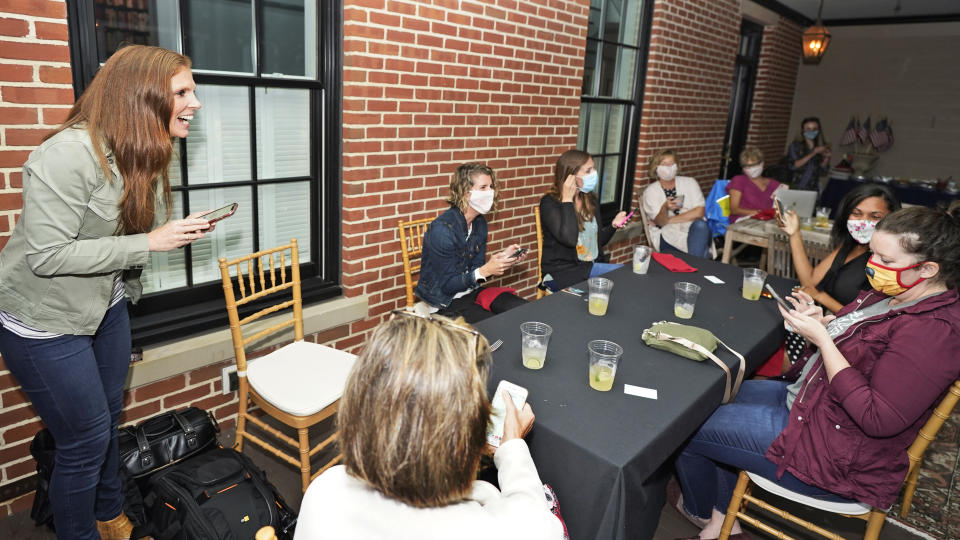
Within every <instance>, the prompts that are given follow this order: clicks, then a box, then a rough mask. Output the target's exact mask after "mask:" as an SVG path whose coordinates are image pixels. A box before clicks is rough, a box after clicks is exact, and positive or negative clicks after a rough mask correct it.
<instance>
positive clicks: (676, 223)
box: [643, 150, 711, 258]
mask: <svg viewBox="0 0 960 540" xmlns="http://www.w3.org/2000/svg"><path fill="white" fill-rule="evenodd" d="M678 165H679V164H678V163H677V155H676V154H675V153H674V151H673V150H661V151H659V152H657V153H656V154H654V155H653V158H651V159H650V176H652V177H654V178H656V179H657V181H656V182H651V183H650V185H649V186H647V188H646V189H645V190H644V191H643V211H644V212H646V214H647V218H648V219H649V220H650V221H651V223H650V238H648V239H647V240H648V241H649V242H650V245H651V246H654V247H656V248H658V249H659V251H675V252H676V251H681V252H683V253H689V254H691V255H696V256H697V257H704V258H706V257H707V256H709V254H710V238H711V234H710V227H708V226H707V222H706V221H705V220H704V219H703V213H704V198H703V191H701V190H700V184H698V183H697V181H696V180H695V179H693V178H690V177H689V176H677V168H678Z"/></svg>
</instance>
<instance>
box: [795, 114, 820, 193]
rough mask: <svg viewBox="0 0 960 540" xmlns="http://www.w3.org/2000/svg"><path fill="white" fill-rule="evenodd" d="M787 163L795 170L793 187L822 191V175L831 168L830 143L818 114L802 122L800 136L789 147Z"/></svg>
mask: <svg viewBox="0 0 960 540" xmlns="http://www.w3.org/2000/svg"><path fill="white" fill-rule="evenodd" d="M787 164H788V165H789V166H790V170H791V171H793V189H804V190H808V191H816V192H819V191H820V175H821V174H824V173H826V172H827V170H829V169H830V145H829V144H828V143H827V141H826V139H824V138H823V130H822V129H821V128H820V119H819V118H817V117H816V116H808V117H807V118H804V119H803V122H801V123H800V136H799V137H797V139H796V140H795V141H793V142H792V143H791V144H790V147H789V148H788V149H787Z"/></svg>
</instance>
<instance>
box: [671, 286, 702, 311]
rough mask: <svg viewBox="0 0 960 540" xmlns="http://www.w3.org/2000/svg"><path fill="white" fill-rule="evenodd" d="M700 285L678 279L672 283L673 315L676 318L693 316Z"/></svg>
mask: <svg viewBox="0 0 960 540" xmlns="http://www.w3.org/2000/svg"><path fill="white" fill-rule="evenodd" d="M698 294H700V286H699V285H697V284H696V283H687V282H686V281H678V282H677V283H674V284H673V315H674V316H675V317H677V318H678V319H689V318H691V317H693V310H694V308H696V306H697V295H698Z"/></svg>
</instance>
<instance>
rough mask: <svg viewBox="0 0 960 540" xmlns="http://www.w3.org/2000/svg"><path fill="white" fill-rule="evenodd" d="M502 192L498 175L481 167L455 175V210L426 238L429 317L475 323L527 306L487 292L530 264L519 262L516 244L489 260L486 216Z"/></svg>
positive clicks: (422, 290) (503, 292) (420, 287)
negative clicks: (513, 270)
mask: <svg viewBox="0 0 960 540" xmlns="http://www.w3.org/2000/svg"><path fill="white" fill-rule="evenodd" d="M499 192H500V191H499V188H498V186H497V182H496V174H495V173H494V172H493V169H491V168H490V167H487V166H486V165H483V164H482V163H465V164H463V165H460V166H459V167H457V170H456V171H455V172H454V174H453V179H452V180H451V181H450V197H449V198H448V199H447V202H448V203H449V204H450V208H449V209H448V210H447V211H446V212H444V213H442V214H440V215H439V216H438V217H437V219H435V220H433V222H432V223H430V225H429V227H427V232H426V234H424V237H423V258H422V260H421V265H420V279H419V281H418V282H417V288H416V294H417V296H418V297H419V298H420V299H421V300H423V301H424V302H426V304H427V305H426V306H423V307H424V308H426V310H427V311H429V312H430V313H436V312H438V311H439V312H440V313H441V314H443V315H449V316H461V317H463V318H464V319H465V320H466V321H467V322H470V323H473V322H477V321H481V320H483V319H485V318H487V317H489V316H491V315H492V314H494V313H502V312H504V311H506V310H508V309H512V308H514V307H516V306H518V305H521V304H524V303H526V301H525V300H523V299H521V298H519V297H518V296H517V295H516V291H514V290H513V289H506V288H500V287H497V288H493V287H491V288H489V289H484V288H483V287H482V285H483V283H484V282H486V281H487V280H488V279H490V278H492V277H494V276H499V275H502V274H503V273H504V272H506V271H507V270H509V269H510V268H511V267H512V266H513V265H514V264H516V263H518V262H520V261H522V260H524V259H525V258H526V256H525V255H523V254H521V255H519V256H516V257H514V256H513V254H514V253H516V251H517V250H518V249H520V246H519V245H517V244H512V245H510V246H508V247H507V249H505V250H503V251H501V252H500V253H497V254H495V255H493V256H492V257H490V260H489V261H487V260H486V258H487V219H486V217H485V216H486V214H488V213H490V212H491V211H493V212H495V211H496V210H495V208H496V203H497V199H498V198H499Z"/></svg>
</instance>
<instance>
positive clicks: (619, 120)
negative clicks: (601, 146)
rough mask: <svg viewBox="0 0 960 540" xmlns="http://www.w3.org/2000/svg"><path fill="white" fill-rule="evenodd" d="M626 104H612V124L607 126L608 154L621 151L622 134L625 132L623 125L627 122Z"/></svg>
mask: <svg viewBox="0 0 960 540" xmlns="http://www.w3.org/2000/svg"><path fill="white" fill-rule="evenodd" d="M624 111H626V106H625V105H610V125H609V126H607V151H606V153H607V154H615V153H617V152H619V151H620V143H622V142H623V141H622V140H621V136H622V134H623V125H624V123H625V122H626V119H625V118H624Z"/></svg>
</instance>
